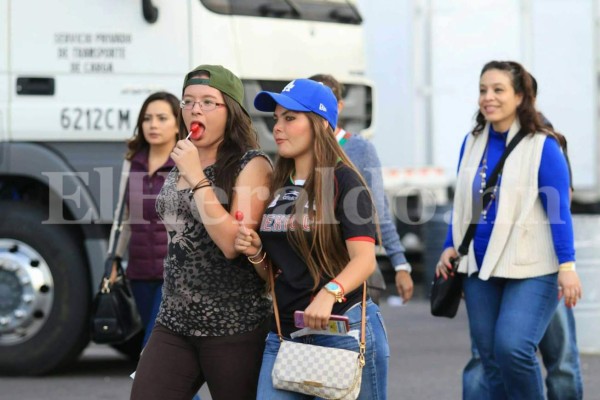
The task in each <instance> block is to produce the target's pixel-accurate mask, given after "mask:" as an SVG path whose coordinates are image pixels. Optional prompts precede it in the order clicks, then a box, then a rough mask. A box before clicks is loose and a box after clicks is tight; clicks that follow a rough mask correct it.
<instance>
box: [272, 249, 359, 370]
mask: <svg viewBox="0 0 600 400" xmlns="http://www.w3.org/2000/svg"><path fill="white" fill-rule="evenodd" d="M267 265H268V271H269V284H270V286H271V298H272V299H273V311H274V314H275V324H276V325H277V336H278V337H279V341H280V342H283V335H282V334H281V322H280V320H279V308H278V307H277V298H276V297H275V277H274V276H273V275H274V274H275V271H273V264H272V263H271V261H270V260H268V261H267ZM366 320H367V281H364V282H363V295H362V314H361V321H360V345H359V360H360V363H361V367H362V366H364V365H365V353H366V351H367V341H366V339H365V335H366V329H365V322H366Z"/></svg>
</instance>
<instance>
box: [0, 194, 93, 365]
mask: <svg viewBox="0 0 600 400" xmlns="http://www.w3.org/2000/svg"><path fill="white" fill-rule="evenodd" d="M0 215H2V217H1V218H0V374H3V375H41V374H45V373H48V372H50V371H55V370H57V369H59V368H61V367H64V366H66V365H68V364H70V363H71V362H73V361H75V360H76V359H77V357H78V356H79V355H80V354H81V351H82V350H83V349H84V348H85V347H86V345H87V344H88V342H89V322H88V320H89V316H88V313H89V309H90V302H91V301H90V298H91V294H90V283H89V278H88V273H87V263H86V261H85V260H84V258H83V255H82V253H81V248H82V244H81V243H80V242H79V241H78V240H76V238H75V237H74V234H73V233H72V232H71V231H70V230H69V229H68V227H67V226H65V225H58V224H43V223H42V221H45V220H47V216H46V215H47V213H46V212H44V211H43V209H42V207H40V206H37V205H34V204H30V203H17V202H10V201H1V202H0Z"/></svg>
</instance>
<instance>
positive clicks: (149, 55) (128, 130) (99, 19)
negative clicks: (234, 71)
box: [0, 0, 189, 142]
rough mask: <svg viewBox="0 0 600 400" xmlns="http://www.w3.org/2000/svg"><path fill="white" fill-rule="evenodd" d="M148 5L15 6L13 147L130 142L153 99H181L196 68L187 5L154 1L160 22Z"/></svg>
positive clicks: (38, 2)
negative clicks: (149, 16)
mask: <svg viewBox="0 0 600 400" xmlns="http://www.w3.org/2000/svg"><path fill="white" fill-rule="evenodd" d="M5 3H6V0H4V1H3V2H2V3H0V4H5ZM142 3H143V2H142V1H115V0H86V1H80V0H53V1H48V0H29V1H13V2H12V3H11V8H12V9H11V24H10V29H11V31H10V34H9V40H10V48H11V51H12V54H11V58H10V63H11V65H10V76H9V85H10V90H11V92H12V93H13V102H12V109H11V112H12V118H11V124H12V126H11V128H10V131H9V132H10V135H11V138H12V140H15V141H27V140H44V141H77V142H79V141H110V140H123V139H125V138H126V137H128V136H130V135H131V134H132V130H133V128H134V125H135V120H136V117H137V112H138V110H139V107H140V105H141V103H142V101H143V100H144V98H145V97H146V96H147V95H148V94H150V93H151V92H154V91H157V90H165V89H166V90H169V91H173V92H174V94H176V95H179V93H177V91H178V90H180V87H181V86H180V79H181V78H182V76H183V74H182V72H183V71H185V70H186V69H187V67H188V65H189V58H188V54H189V46H188V44H189V43H188V19H187V10H188V4H187V2H183V1H177V2H170V1H167V0H163V1H157V0H155V1H154V5H155V6H156V7H157V9H158V18H157V20H156V22H154V23H149V22H147V21H146V20H145V19H144V17H143V14H142ZM32 10H34V11H35V12H32ZM2 14H3V15H6V13H2ZM1 18H3V17H1V16H0V21H1ZM0 26H2V27H4V26H6V24H4V23H2V24H1V25H0ZM0 29H2V28H0ZM0 46H2V44H0ZM0 49H1V47H0ZM4 53H5V52H2V54H4ZM0 68H1V67H0Z"/></svg>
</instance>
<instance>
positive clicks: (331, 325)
mask: <svg viewBox="0 0 600 400" xmlns="http://www.w3.org/2000/svg"><path fill="white" fill-rule="evenodd" d="M294 325H295V326H296V328H304V327H305V326H304V311H295V312H294ZM349 330H350V321H349V320H348V317H346V316H345V315H335V314H331V315H330V316H329V321H328V324H327V329H325V331H327V332H330V333H341V334H343V333H348V331H349Z"/></svg>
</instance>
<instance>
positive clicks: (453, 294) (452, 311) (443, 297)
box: [429, 129, 525, 318]
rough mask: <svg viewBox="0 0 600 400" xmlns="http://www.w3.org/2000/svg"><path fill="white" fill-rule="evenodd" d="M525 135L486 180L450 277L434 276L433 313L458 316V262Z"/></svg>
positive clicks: (515, 140) (509, 148) (519, 135)
mask: <svg viewBox="0 0 600 400" xmlns="http://www.w3.org/2000/svg"><path fill="white" fill-rule="evenodd" d="M524 137H525V131H524V130H523V129H521V130H520V131H519V132H518V133H517V134H516V135H515V137H514V138H513V139H512V140H511V141H510V143H509V144H508V146H507V147H506V150H504V153H502V157H501V158H500V160H499V161H498V164H497V165H496V168H494V171H493V172H492V174H491V175H490V179H489V180H488V181H487V182H486V184H485V187H484V188H483V199H482V201H481V208H480V209H474V210H473V216H472V218H471V223H470V224H469V227H468V228H467V232H466V233H465V236H464V238H463V240H462V242H461V244H460V246H459V247H458V257H457V258H452V259H450V263H451V265H452V268H451V270H450V271H449V273H448V279H444V277H443V276H442V275H440V276H439V277H437V278H435V277H434V278H433V282H432V283H431V296H430V298H429V300H430V303H431V315H433V316H435V317H447V318H454V317H455V316H456V312H457V311H458V306H459V305H460V299H461V297H462V274H459V273H458V264H459V263H460V259H461V258H462V257H463V256H465V255H466V254H467V253H468V252H469V244H470V243H471V240H473V236H475V229H477V223H478V222H479V217H480V216H481V211H482V210H483V209H485V207H486V206H487V205H488V203H489V202H490V201H492V196H491V193H490V191H489V190H488V188H491V187H494V186H495V185H496V182H497V181H498V175H499V174H500V172H501V171H502V168H503V167H504V162H505V161H506V158H507V157H508V155H509V154H510V153H511V152H512V151H513V149H514V148H515V147H516V145H517V144H518V143H519V142H520V141H521V139H523V138H524Z"/></svg>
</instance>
